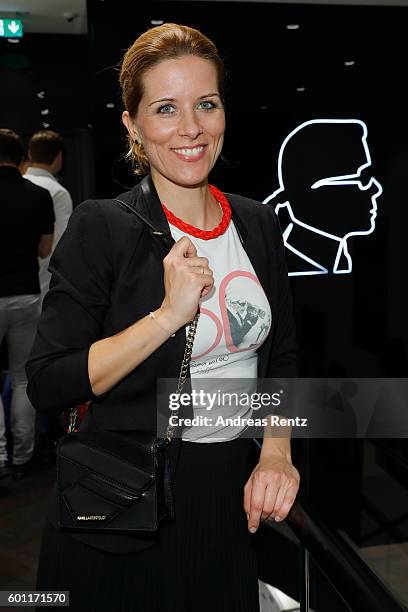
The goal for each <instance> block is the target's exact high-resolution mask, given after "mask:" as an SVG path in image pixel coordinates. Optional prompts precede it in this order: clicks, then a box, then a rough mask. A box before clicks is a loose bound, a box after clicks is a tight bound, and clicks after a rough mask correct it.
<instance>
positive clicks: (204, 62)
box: [27, 23, 299, 612]
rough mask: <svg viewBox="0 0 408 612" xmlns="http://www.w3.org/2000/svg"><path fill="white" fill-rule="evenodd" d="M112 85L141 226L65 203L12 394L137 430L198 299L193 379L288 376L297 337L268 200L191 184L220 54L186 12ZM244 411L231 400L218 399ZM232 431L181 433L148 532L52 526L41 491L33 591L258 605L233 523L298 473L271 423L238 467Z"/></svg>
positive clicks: (144, 610) (285, 496)
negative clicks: (29, 345) (120, 107)
mask: <svg viewBox="0 0 408 612" xmlns="http://www.w3.org/2000/svg"><path fill="white" fill-rule="evenodd" d="M120 83H121V86H122V91H123V100H124V106H125V109H126V110H125V111H124V112H123V122H124V124H125V126H126V128H127V130H128V138H129V144H130V150H129V157H130V158H131V159H132V161H133V162H134V163H135V166H136V172H137V173H139V174H145V175H146V176H145V177H144V178H143V179H142V180H141V182H139V183H138V184H137V185H136V187H135V188H134V189H132V190H131V191H129V192H126V193H125V194H122V195H121V196H118V200H121V201H125V202H127V203H129V204H131V205H132V206H133V207H134V208H135V209H136V210H138V211H139V212H140V213H142V214H143V215H144V217H145V218H147V219H148V220H149V222H150V223H151V224H152V225H153V226H154V227H155V228H156V232H155V233H152V232H151V231H149V227H148V226H147V225H146V224H144V223H143V222H142V221H140V220H139V219H138V218H137V216H135V215H133V214H132V213H131V212H129V211H128V210H127V209H126V208H125V206H122V205H121V204H120V203H119V202H113V201H112V200H89V201H87V202H84V203H83V204H81V205H80V206H79V207H77V208H76V209H75V211H74V213H73V215H72V216H71V218H70V222H69V225H68V228H67V230H66V232H65V234H64V235H63V237H62V239H61V240H60V242H59V244H58V247H57V249H56V250H55V252H54V255H53V259H52V261H51V271H52V280H51V284H50V290H49V293H48V294H47V296H46V298H45V302H44V309H43V313H42V317H41V320H40V324H39V329H38V334H37V338H36V341H35V344H34V347H33V351H32V355H31V359H30V361H29V362H28V364H27V372H28V376H29V388H28V394H29V397H30V399H31V401H32V403H33V404H34V406H35V407H36V409H37V410H39V411H41V412H43V413H46V414H54V413H59V412H61V411H62V410H65V409H68V408H70V407H71V406H72V405H74V404H79V403H82V402H87V401H91V402H92V404H91V408H90V409H89V411H88V413H87V416H86V419H85V421H86V426H87V427H92V426H93V425H92V424H93V423H94V424H95V425H97V426H98V427H99V428H105V429H111V430H118V431H125V430H129V429H133V430H137V429H145V430H153V429H154V417H155V410H156V405H155V396H156V381H157V379H158V378H160V377H164V378H174V379H175V380H177V379H178V374H179V370H180V365H181V362H182V358H183V354H184V349H185V345H186V332H187V329H188V324H189V323H190V322H191V321H192V319H193V318H194V316H195V314H196V312H197V309H198V307H200V318H199V322H198V327H197V333H196V338H195V341H194V346H193V355H192V360H191V364H190V372H189V380H190V381H191V382H192V383H193V384H195V383H196V382H198V381H199V380H200V377H203V375H205V377H206V380H208V379H213V378H214V379H215V377H218V378H219V379H220V378H222V377H226V378H233V379H234V381H235V380H238V379H239V380H243V379H244V380H245V381H246V382H245V384H244V387H245V390H247V391H248V390H249V391H253V390H255V389H256V386H257V377H269V376H270V377H272V376H276V377H291V376H296V375H297V370H298V351H297V345H296V341H295V331H294V324H293V318H292V304H291V296H290V290H289V284H288V277H287V270H286V267H285V261H284V249H283V245H282V238H281V235H280V231H279V226H278V223H277V220H276V216H275V213H274V211H273V210H272V208H270V207H268V206H266V205H263V204H260V203H257V202H254V201H252V200H249V199H247V198H242V197H240V196H236V195H233V194H228V196H226V195H225V194H223V193H222V192H221V191H219V190H218V189H217V188H216V187H214V186H209V184H208V175H209V172H210V171H211V169H212V168H213V166H214V164H215V163H216V161H217V158H218V157H219V155H220V153H221V149H222V145H223V138H224V130H225V114H224V102H223V93H222V91H223V89H222V86H223V65H222V61H221V59H220V58H219V56H218V53H217V50H216V48H215V46H214V44H213V43H212V42H211V41H210V40H208V39H207V38H206V37H205V36H203V34H201V33H200V32H199V31H197V30H194V29H192V28H188V27H185V26H180V25H176V24H169V23H168V24H164V25H162V26H158V27H155V28H152V29H150V30H149V31H147V32H145V33H144V34H142V35H141V36H140V37H139V38H138V39H137V40H136V41H135V43H134V44H133V45H132V46H131V47H130V48H129V49H128V51H127V52H126V54H125V56H124V59H123V63H122V68H121V73H120ZM160 232H164V233H165V234H167V236H168V237H169V239H170V244H171V245H172V246H171V247H169V244H168V243H167V246H166V243H165V242H164V241H163V240H162V237H161V236H160ZM244 247H245V248H244ZM227 285H228V295H230V296H232V297H233V295H234V286H235V287H236V289H237V291H236V293H239V294H242V291H243V289H245V287H246V289H247V290H248V291H251V298H253V299H251V302H255V303H256V307H257V312H265V313H267V314H268V315H269V314H270V315H271V324H270V326H269V332H268V335H267V336H266V338H264V339H263V341H262V343H261V344H255V345H254V344H253V342H251V343H250V342H249V341H248V343H247V344H245V341H244V340H245V337H244V336H243V338H244V340H243V341H242V342H241V344H240V347H239V348H238V347H236V346H235V344H234V341H233V337H232V335H231V329H230V327H229V325H228V314H227V308H226V303H225V299H223V298H224V296H225V294H226V289H227ZM149 312H152V313H153V315H149ZM266 320H268V317H267V316H266ZM243 321H244V323H243V324H245V320H243ZM252 323H253V321H252V322H251V324H252ZM241 336H242V334H241ZM240 410H241V412H240ZM244 413H245V414H246V413H247V408H246V407H244V408H243V409H238V410H237V409H235V414H239V415H243V414H244ZM81 427H82V426H81ZM244 431H245V425H241V426H240V425H238V426H229V427H228V426H225V427H223V426H215V427H214V428H213V429H211V430H208V429H206V428H205V427H192V426H189V427H185V428H184V429H183V433H182V443H181V445H179V449H180V450H179V456H178V463H177V469H176V471H175V475H174V480H173V486H174V495H175V515H176V516H175V519H174V520H173V521H167V522H166V521H163V522H162V523H161V524H160V530H159V534H157V535H156V536H154V537H149V536H146V537H145V538H144V537H143V536H139V537H135V536H133V535H132V534H129V533H128V534H121V535H113V536H108V535H104V534H96V533H92V534H80V535H78V534H77V533H75V534H74V535H71V534H70V535H68V534H67V533H63V532H61V531H59V530H58V528H57V527H56V523H55V516H56V514H55V512H56V511H55V492H54V494H53V495H52V496H51V500H50V501H51V503H50V510H49V515H48V520H47V522H46V526H45V531H44V536H43V542H42V548H41V554H40V561H39V569H38V580H37V589H42V590H53V591H55V590H57V589H59V590H63V589H65V590H70V600H71V609H74V610H87V612H90V611H93V610H95V611H96V610H97V611H98V612H99V611H101V610H106V611H108V610H109V611H111V610H115V611H119V610H121V611H125V610H129V611H130V610H140V611H141V612H150V611H153V610H154V611H160V612H168V611H170V610H171V611H173V610H174V611H177V612H183V611H186V612H187V611H188V612H191V610H208V609H210V608H211V609H212V610H213V611H219V612H222V611H227V610H228V612H230V611H231V610H234V612H255V611H257V610H259V607H258V606H259V603H258V587H257V570H256V563H255V558H254V551H253V549H252V544H251V535H250V533H251V532H252V533H253V532H255V531H256V529H257V528H258V526H259V522H260V520H263V519H265V518H266V517H275V520H283V519H284V518H285V516H286V515H287V513H288V511H289V509H290V507H291V505H292V503H293V501H294V498H295V496H296V493H297V490H298V486H299V474H298V472H297V470H296V468H295V467H294V466H293V465H292V462H291V457H290V438H289V435H288V432H286V431H282V437H280V438H277V437H267V436H265V438H264V442H263V445H262V451H261V456H260V460H259V463H258V464H257V465H256V467H255V468H254V470H253V471H252V473H251V474H249V471H250V470H248V467H247V457H248V451H249V448H250V445H251V439H250V437H244V436H243V435H242V434H243V432H244Z"/></svg>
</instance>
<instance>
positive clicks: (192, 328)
mask: <svg viewBox="0 0 408 612" xmlns="http://www.w3.org/2000/svg"><path fill="white" fill-rule="evenodd" d="M199 316H200V312H197V314H196V316H195V317H194V319H193V320H192V321H191V322H190V325H189V328H188V334H187V340H186V349H185V351H184V357H183V361H182V363H181V368H180V376H179V380H178V385H177V389H176V393H177V395H178V396H180V393H181V390H182V388H183V386H184V383H185V381H186V378H187V371H188V367H189V364H190V360H191V353H192V351H193V343H194V337H195V334H196V330H197V324H198V319H199ZM178 410H179V409H178V408H177V410H175V411H174V412H175V414H176V416H177V415H178ZM172 416H174V415H172ZM176 430H177V426H176V425H170V422H169V424H168V425H167V429H166V438H165V439H166V443H167V444H170V442H171V441H172V439H173V438H174V435H175V432H176Z"/></svg>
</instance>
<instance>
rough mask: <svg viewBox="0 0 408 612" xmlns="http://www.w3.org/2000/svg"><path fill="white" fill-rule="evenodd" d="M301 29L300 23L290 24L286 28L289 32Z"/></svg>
mask: <svg viewBox="0 0 408 612" xmlns="http://www.w3.org/2000/svg"><path fill="white" fill-rule="evenodd" d="M299 28H300V25H299V24H298V23H289V24H288V25H287V26H286V29H287V30H298V29H299Z"/></svg>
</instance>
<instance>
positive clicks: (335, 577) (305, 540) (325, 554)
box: [286, 499, 407, 612]
mask: <svg viewBox="0 0 408 612" xmlns="http://www.w3.org/2000/svg"><path fill="white" fill-rule="evenodd" d="M286 522H287V523H288V525H289V527H290V528H291V529H292V531H293V533H294V534H295V535H296V537H297V538H298V540H299V541H300V542H301V543H302V544H303V545H304V546H305V548H306V549H307V550H308V551H309V552H310V554H311V555H312V556H313V559H314V560H315V561H316V563H317V564H318V565H319V566H320V568H321V569H322V570H323V572H324V573H325V574H326V576H327V578H328V579H329V580H330V582H331V583H332V584H333V586H334V587H335V589H336V590H337V591H338V593H339V594H340V595H341V597H342V598H343V599H344V601H345V602H346V603H347V604H348V605H349V606H350V607H351V609H352V610H356V612H359V611H360V610H370V612H384V611H385V610H387V612H407V608H405V607H403V606H402V605H401V604H400V603H399V602H398V601H397V600H396V599H395V597H394V596H393V594H392V593H391V592H390V591H389V590H388V588H387V587H386V586H385V585H384V584H383V583H382V582H381V580H380V579H379V578H378V577H377V576H376V574H375V573H374V572H373V571H372V570H371V569H370V568H369V567H368V565H367V564H366V563H365V562H364V561H363V560H362V559H361V558H360V557H359V556H358V554H357V553H356V551H355V550H353V548H352V547H351V546H350V545H349V544H348V543H347V542H346V541H345V540H344V539H343V538H342V537H341V536H339V535H338V534H337V533H336V532H335V531H334V530H332V529H330V528H329V527H328V526H327V525H326V524H325V523H324V522H323V521H322V519H321V518H320V517H319V516H318V514H317V513H316V512H315V511H314V510H313V509H312V508H311V507H310V506H309V505H308V504H307V502H305V501H304V500H302V501H300V500H299V499H296V500H295V502H294V504H293V506H292V508H291V510H290V512H289V514H288V516H287V518H286Z"/></svg>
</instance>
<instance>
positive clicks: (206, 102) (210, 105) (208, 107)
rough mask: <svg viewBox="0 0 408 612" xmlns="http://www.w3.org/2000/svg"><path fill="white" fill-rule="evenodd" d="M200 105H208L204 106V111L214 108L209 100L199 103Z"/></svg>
mask: <svg viewBox="0 0 408 612" xmlns="http://www.w3.org/2000/svg"><path fill="white" fill-rule="evenodd" d="M200 104H207V105H208V106H204V110H210V109H212V108H215V104H214V102H210V100H204V101H203V102H200Z"/></svg>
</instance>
